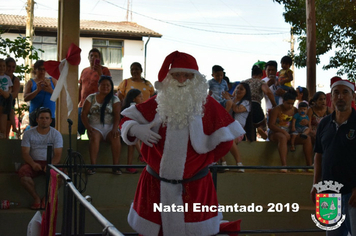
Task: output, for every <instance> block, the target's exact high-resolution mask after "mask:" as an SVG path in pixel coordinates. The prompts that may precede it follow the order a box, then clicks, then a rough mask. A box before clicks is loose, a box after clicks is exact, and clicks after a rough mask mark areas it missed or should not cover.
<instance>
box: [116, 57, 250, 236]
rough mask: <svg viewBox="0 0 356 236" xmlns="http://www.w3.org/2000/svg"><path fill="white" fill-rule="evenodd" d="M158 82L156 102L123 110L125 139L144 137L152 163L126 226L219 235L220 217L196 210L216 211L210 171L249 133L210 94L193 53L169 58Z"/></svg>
mask: <svg viewBox="0 0 356 236" xmlns="http://www.w3.org/2000/svg"><path fill="white" fill-rule="evenodd" d="M158 79H159V82H156V84H155V87H156V89H157V96H156V97H152V98H150V99H149V100H147V101H146V102H145V103H143V104H139V105H136V106H131V107H129V108H128V109H126V110H124V111H123V112H122V115H123V116H124V118H123V119H122V121H121V131H122V138H123V140H124V141H125V142H126V143H127V144H128V145H133V144H135V142H136V141H137V139H140V140H142V142H143V144H142V148H141V153H142V156H143V158H144V160H145V162H146V163H147V166H146V168H145V169H144V170H143V172H142V174H141V176H140V180H139V182H138V186H137V190H136V194H135V199H134V202H133V204H132V206H131V209H130V213H129V215H128V222H129V224H130V226H131V227H132V228H133V229H134V230H136V231H137V232H138V233H139V234H142V235H162V234H163V235H169V236H174V235H179V236H181V235H213V234H216V233H218V232H219V224H220V221H221V219H222V214H221V213H219V212H216V211H209V212H202V211H201V210H199V209H198V210H197V208H194V206H196V205H197V204H200V205H201V206H203V205H204V206H212V208H211V209H215V208H216V207H217V206H218V201H217V196H216V192H215V188H214V184H213V181H212V178H211V174H210V172H209V169H208V166H209V165H210V164H212V163H213V162H216V161H217V160H219V159H220V158H221V157H222V156H224V155H225V154H226V153H227V152H228V151H229V150H230V147H231V145H232V142H233V141H232V140H234V139H235V138H237V137H239V136H240V135H242V134H244V133H245V132H244V130H243V128H242V127H241V125H240V124H239V123H238V122H236V121H235V120H234V119H232V117H231V116H230V115H229V114H228V113H227V112H226V111H225V110H224V109H223V107H222V106H221V105H220V104H219V103H217V102H216V101H215V100H214V99H213V98H211V97H210V96H207V90H208V84H207V81H206V79H205V76H203V75H202V74H200V73H199V71H198V65H197V62H196V60H195V58H194V57H192V56H191V55H189V54H186V53H182V52H178V51H175V52H173V53H171V54H170V55H168V56H167V57H166V59H165V61H164V63H163V65H162V68H161V70H160V72H159V75H158Z"/></svg>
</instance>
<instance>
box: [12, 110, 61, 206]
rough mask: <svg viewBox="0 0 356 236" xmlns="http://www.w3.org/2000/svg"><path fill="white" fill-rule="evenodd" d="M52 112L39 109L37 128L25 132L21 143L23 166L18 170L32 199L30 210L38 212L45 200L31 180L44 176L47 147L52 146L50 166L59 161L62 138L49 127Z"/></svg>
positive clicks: (22, 182)
mask: <svg viewBox="0 0 356 236" xmlns="http://www.w3.org/2000/svg"><path fill="white" fill-rule="evenodd" d="M51 116H52V112H51V110H50V109H49V108H44V107H43V108H40V109H39V110H38V111H37V113H36V121H37V124H38V125H37V126H36V127H34V128H32V129H29V130H27V131H25V133H24V135H23V139H22V142H21V148H22V158H23V160H24V161H25V164H24V165H22V166H21V167H20V169H19V172H18V174H19V176H20V180H21V184H22V186H23V187H24V188H25V189H26V190H27V192H29V193H30V194H31V196H32V198H33V200H34V201H33V204H32V206H31V209H33V210H39V209H43V208H44V207H45V199H44V198H42V200H41V197H40V196H39V194H38V193H37V192H36V189H35V183H34V181H33V178H35V177H37V176H40V175H45V173H46V166H47V146H48V144H49V143H51V144H53V156H52V164H53V165H56V164H58V163H59V161H60V160H61V156H62V148H63V138H62V135H61V133H59V131H57V130H56V129H54V128H53V127H51V126H50V124H51V122H52V118H51Z"/></svg>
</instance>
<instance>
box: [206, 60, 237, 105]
mask: <svg viewBox="0 0 356 236" xmlns="http://www.w3.org/2000/svg"><path fill="white" fill-rule="evenodd" d="M212 70H213V73H212V76H213V78H212V79H211V80H209V81H208V83H209V95H210V96H212V97H213V98H214V99H215V100H216V101H217V102H219V103H220V104H221V105H222V106H223V107H224V108H225V110H226V111H230V109H231V106H232V101H231V100H229V101H228V100H226V99H225V98H224V96H223V93H227V91H229V86H228V85H227V82H226V80H224V79H223V78H224V69H223V68H222V67H221V66H218V65H215V66H213V68H212Z"/></svg>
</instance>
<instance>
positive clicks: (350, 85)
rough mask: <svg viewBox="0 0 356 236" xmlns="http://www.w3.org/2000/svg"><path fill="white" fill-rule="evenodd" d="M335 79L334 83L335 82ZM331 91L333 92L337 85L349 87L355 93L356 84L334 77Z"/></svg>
mask: <svg viewBox="0 0 356 236" xmlns="http://www.w3.org/2000/svg"><path fill="white" fill-rule="evenodd" d="M333 79H334V81H333ZM331 80H332V81H331V90H333V88H334V87H335V86H337V85H345V86H347V87H349V88H350V89H351V90H352V91H353V92H354V91H355V83H354V82H350V81H348V80H347V79H341V78H340V77H333V78H332V79H331Z"/></svg>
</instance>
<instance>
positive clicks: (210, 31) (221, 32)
mask: <svg viewBox="0 0 356 236" xmlns="http://www.w3.org/2000/svg"><path fill="white" fill-rule="evenodd" d="M103 1H104V2H106V3H108V4H110V5H113V6H115V7H117V8H120V9H123V10H127V8H124V7H121V6H118V5H117V4H115V3H112V2H109V1H107V0H103ZM131 12H133V13H135V14H136V15H140V16H143V17H146V18H149V19H152V20H155V21H159V22H162V23H166V24H170V25H174V26H178V27H182V28H186V29H191V30H198V31H204V32H209V33H216V34H230V35H277V34H285V33H286V32H275V33H256V34H251V33H237V32H226V31H215V30H207V29H200V28H195V27H190V26H185V25H180V24H176V23H173V22H169V21H165V20H161V19H157V18H154V17H151V16H147V15H144V14H141V13H138V12H135V11H131Z"/></svg>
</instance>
